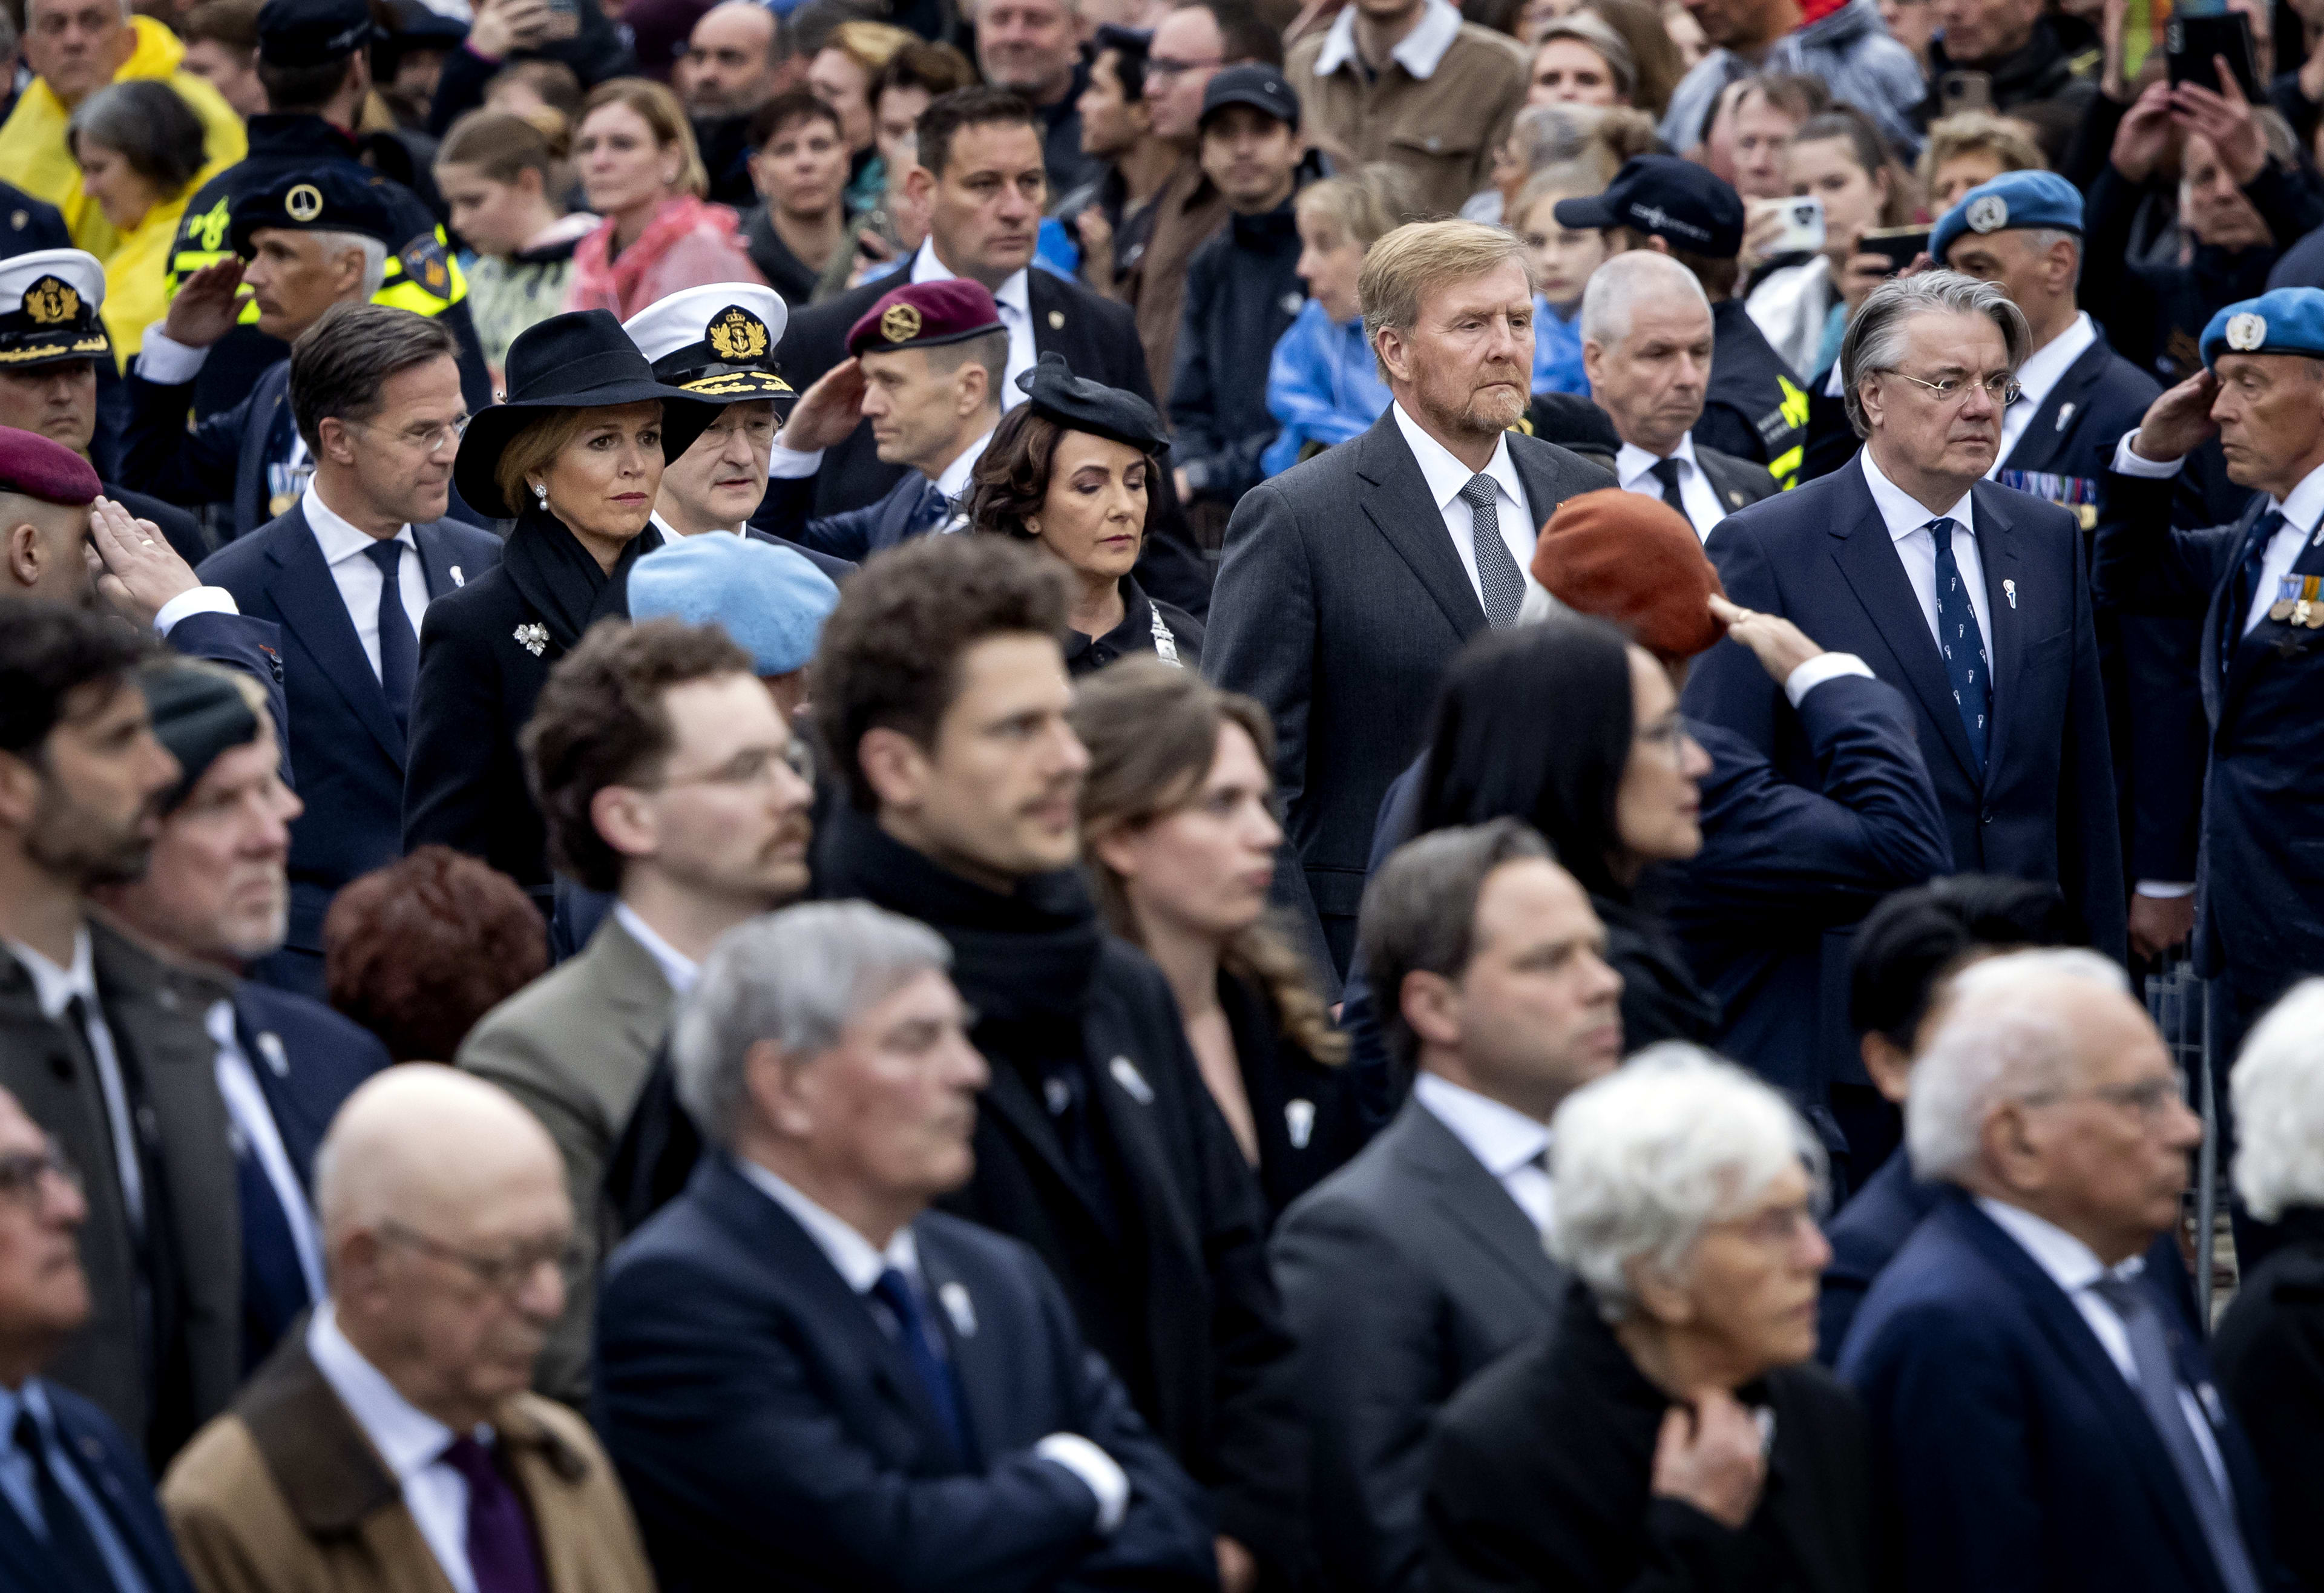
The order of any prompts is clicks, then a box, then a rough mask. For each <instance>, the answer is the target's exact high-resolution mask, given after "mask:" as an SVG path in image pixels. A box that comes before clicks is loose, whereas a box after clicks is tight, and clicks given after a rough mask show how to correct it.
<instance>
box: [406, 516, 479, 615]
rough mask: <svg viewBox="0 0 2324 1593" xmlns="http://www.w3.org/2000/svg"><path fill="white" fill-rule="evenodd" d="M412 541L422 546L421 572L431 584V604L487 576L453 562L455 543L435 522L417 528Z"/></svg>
mask: <svg viewBox="0 0 2324 1593" xmlns="http://www.w3.org/2000/svg"><path fill="white" fill-rule="evenodd" d="M411 539H412V540H413V541H415V542H417V543H419V544H420V573H421V574H422V575H423V576H426V578H427V581H428V601H429V602H430V603H433V602H435V601H436V600H437V599H438V598H439V597H442V596H445V595H446V594H449V593H453V592H457V591H458V590H459V589H460V588H461V587H463V586H465V585H467V584H468V583H469V582H471V581H473V580H475V578H476V577H477V576H481V575H483V574H484V571H482V570H472V569H469V568H467V567H466V566H463V565H457V564H455V563H454V562H453V555H452V539H450V538H449V537H447V536H446V535H445V534H444V531H443V528H442V526H441V525H440V524H439V523H438V522H436V521H434V520H430V521H429V523H428V524H426V525H424V526H421V525H415V526H413V527H412V528H411Z"/></svg>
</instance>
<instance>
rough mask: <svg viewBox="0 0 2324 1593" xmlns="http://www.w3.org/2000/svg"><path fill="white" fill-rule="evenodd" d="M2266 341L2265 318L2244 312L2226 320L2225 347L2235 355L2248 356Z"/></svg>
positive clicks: (2247, 311)
mask: <svg viewBox="0 0 2324 1593" xmlns="http://www.w3.org/2000/svg"><path fill="white" fill-rule="evenodd" d="M2266 341H2267V318H2266V317H2264V316H2255V315H2254V314H2252V312H2251V311H2249V310H2246V311H2244V312H2243V314H2241V315H2235V316H2229V317H2228V318H2227V346H2228V347H2229V348H2232V349H2234V350H2235V351H2236V353H2237V354H2249V353H2250V352H2251V351H2252V350H2253V349H2255V348H2257V347H2258V346H2259V345H2261V344H2263V343H2265V342H2266Z"/></svg>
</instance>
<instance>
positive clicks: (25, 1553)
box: [0, 1496, 65, 1588]
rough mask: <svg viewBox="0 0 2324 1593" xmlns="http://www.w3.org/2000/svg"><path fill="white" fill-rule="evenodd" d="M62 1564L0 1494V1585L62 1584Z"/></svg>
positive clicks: (49, 1585) (47, 1586)
mask: <svg viewBox="0 0 2324 1593" xmlns="http://www.w3.org/2000/svg"><path fill="white" fill-rule="evenodd" d="M64 1586H65V1570H64V1567H62V1566H60V1565H59V1564H58V1563H57V1561H56V1557H55V1556H54V1555H52V1554H51V1553H50V1552H49V1546H48V1545H47V1544H46V1543H44V1542H42V1541H41V1540H40V1539H39V1538H36V1537H34V1536H33V1535H32V1528H31V1527H30V1526H28V1525H26V1524H25V1522H24V1518H23V1516H21V1515H17V1514H16V1506H14V1504H12V1503H11V1502H10V1501H9V1500H8V1499H7V1498H6V1497H5V1496H0V1588H62V1587H64Z"/></svg>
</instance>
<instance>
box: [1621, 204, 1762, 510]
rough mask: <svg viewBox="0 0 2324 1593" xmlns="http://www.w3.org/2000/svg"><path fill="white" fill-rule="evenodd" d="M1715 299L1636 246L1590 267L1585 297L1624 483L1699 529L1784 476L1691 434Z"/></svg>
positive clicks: (1704, 382)
mask: <svg viewBox="0 0 2324 1593" xmlns="http://www.w3.org/2000/svg"><path fill="white" fill-rule="evenodd" d="M1714 336H1715V334H1714V333H1713V331H1712V328H1711V300H1710V299H1706V298H1705V297H1703V292H1702V284H1701V282H1699V281H1695V277H1694V273H1693V272H1691V271H1689V270H1687V269H1686V267H1684V266H1683V265H1681V264H1680V263H1679V262H1677V261H1675V260H1673V259H1672V258H1671V257H1670V256H1669V255H1667V254H1657V253H1655V252H1654V251H1653V250H1651V249H1633V250H1631V251H1630V252H1629V253H1627V254H1618V255H1616V256H1615V257H1614V258H1613V259H1611V260H1609V261H1608V262H1606V263H1605V264H1604V265H1602V266H1600V267H1599V268H1598V270H1597V271H1596V272H1593V273H1591V278H1590V285H1589V287H1588V288H1587V289H1585V290H1583V291H1582V371H1583V373H1585V374H1587V375H1588V376H1589V378H1590V396H1591V398H1592V399H1593V400H1595V401H1597V404H1598V407H1599V408H1600V409H1601V410H1605V411H1606V413H1607V414H1608V415H1609V416H1610V417H1611V418H1612V419H1613V422H1614V430H1615V433H1616V435H1617V436H1618V437H1620V438H1621V439H1622V446H1621V448H1620V450H1619V451H1618V452H1617V453H1616V454H1615V456H1614V474H1615V477H1616V478H1617V479H1618V481H1619V482H1620V483H1622V489H1623V491H1625V492H1630V493H1645V494H1646V496H1648V497H1650V498H1660V499H1661V500H1662V501H1663V502H1665V503H1667V504H1669V505H1670V506H1671V507H1672V508H1673V509H1675V510H1677V511H1678V512H1679V513H1680V514H1681V515H1683V517H1684V518H1685V520H1686V522H1687V523H1688V524H1689V525H1691V526H1692V527H1693V528H1694V534H1695V535H1696V536H1697V537H1700V538H1703V539H1709V537H1710V536H1711V529H1712V528H1713V527H1715V526H1716V525H1718V524H1719V522H1720V520H1724V519H1726V518H1727V517H1728V516H1729V514H1731V513H1733V512H1734V511H1736V510H1738V509H1741V508H1743V507H1745V506H1746V505H1747V504H1751V503H1757V502H1758V501H1759V500H1760V499H1762V498H1770V497H1773V496H1774V495H1775V477H1774V476H1772V475H1769V474H1767V473H1766V470H1765V469H1764V468H1762V467H1761V466H1759V465H1754V464H1752V463H1751V462H1750V461H1749V460H1748V459H1738V458H1736V457H1735V456H1733V455H1731V454H1722V453H1720V451H1719V450H1718V449H1716V448H1708V447H1701V445H1699V444H1698V443H1696V442H1695V440H1694V437H1692V432H1693V430H1694V424H1695V422H1696V421H1698V420H1700V419H1702V400H1703V394H1704V393H1705V392H1706V391H1709V389H1710V385H1711V363H1712V357H1713V356H1712V344H1713V340H1714Z"/></svg>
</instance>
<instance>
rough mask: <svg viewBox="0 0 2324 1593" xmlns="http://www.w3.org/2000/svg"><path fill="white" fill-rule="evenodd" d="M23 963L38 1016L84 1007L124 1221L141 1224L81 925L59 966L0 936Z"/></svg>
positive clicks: (121, 1107) (61, 1016) (114, 1059)
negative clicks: (68, 960)
mask: <svg viewBox="0 0 2324 1593" xmlns="http://www.w3.org/2000/svg"><path fill="white" fill-rule="evenodd" d="M0 945H5V946H6V947H7V948H8V950H9V952H10V953H13V954H14V957H15V959H16V961H17V962H21V963H23V967H24V971H25V972H27V973H29V974H31V975H32V999H34V1000H36V1001H38V1002H39V1003H40V1004H41V1016H42V1017H45V1018H47V1019H48V1020H49V1021H50V1022H51V1023H53V1024H57V1025H60V1026H61V1025H63V1024H65V1023H68V1022H69V1021H70V1019H69V1017H67V1016H66V1014H65V1006H66V1004H67V1003H68V1002H69V1001H70V1000H71V999H73V998H74V997H75V996H78V997H79V998H80V999H81V1000H82V1001H83V1002H84V1003H85V1004H86V1006H87V1008H88V1030H87V1032H86V1034H85V1035H84V1036H83V1037H84V1038H85V1039H86V1040H87V1041H88V1050H89V1054H90V1055H91V1056H93V1057H95V1058H96V1059H97V1091H98V1092H99V1093H100V1094H102V1095H103V1096H104V1097H105V1116H106V1126H107V1127H108V1128H110V1129H111V1130H112V1132H113V1162H114V1165H115V1166H116V1167H117V1168H119V1169H120V1174H121V1198H122V1200H123V1201H124V1202H126V1204H127V1206H128V1209H129V1220H130V1221H131V1222H132V1223H133V1224H134V1225H135V1226H136V1227H138V1228H141V1229H142V1228H143V1227H144V1226H145V1179H144V1174H143V1172H141V1171H140V1168H139V1165H138V1161H137V1141H136V1137H135V1136H134V1133H133V1132H132V1130H131V1128H130V1125H129V1091H128V1090H127V1089H126V1088H125V1087H124V1085H123V1083H122V1082H121V1056H120V1054H119V1053H118V1052H116V1051H115V1050H114V1048H113V1031H112V1029H110V1028H108V1027H106V1022H105V1003H104V1002H103V1001H102V1000H100V999H98V997H97V959H96V953H95V952H94V951H93V950H92V948H91V947H90V944H89V939H88V928H87V927H86V926H84V927H82V928H80V929H78V930H76V931H74V932H73V958H72V965H71V966H70V967H69V968H60V967H59V966H57V964H55V963H54V962H50V961H49V960H48V959H47V958H46V957H44V956H42V954H41V953H38V952H36V951H34V950H33V949H32V947H30V946H28V945H26V944H23V942H22V941H15V940H0Z"/></svg>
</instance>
